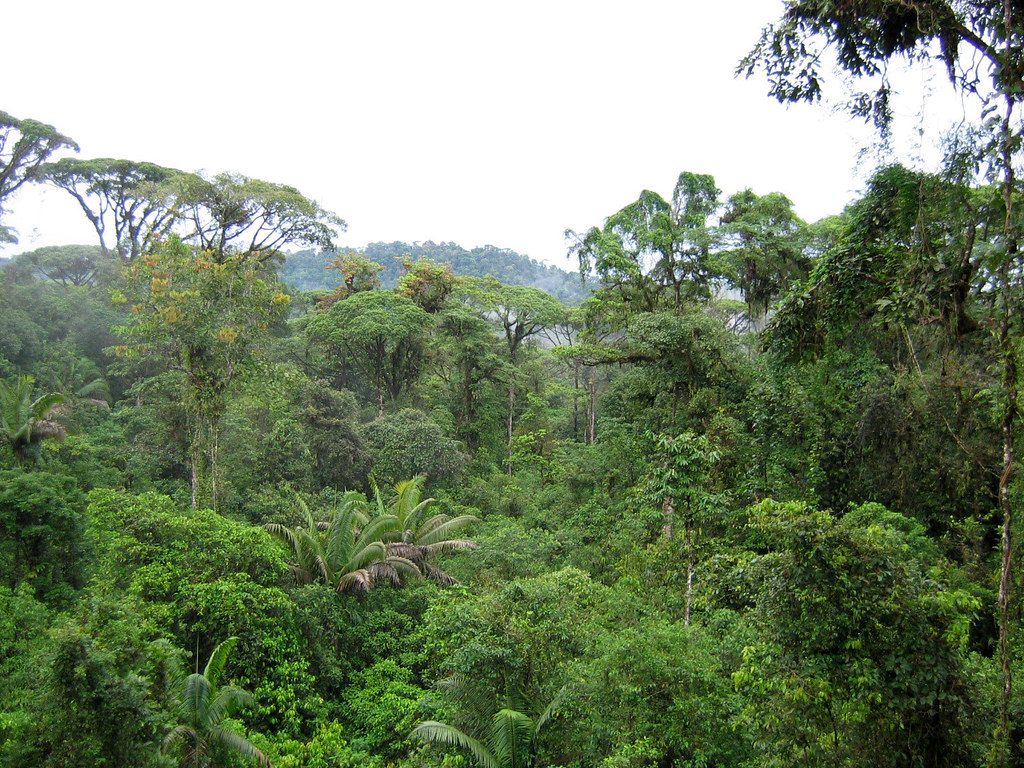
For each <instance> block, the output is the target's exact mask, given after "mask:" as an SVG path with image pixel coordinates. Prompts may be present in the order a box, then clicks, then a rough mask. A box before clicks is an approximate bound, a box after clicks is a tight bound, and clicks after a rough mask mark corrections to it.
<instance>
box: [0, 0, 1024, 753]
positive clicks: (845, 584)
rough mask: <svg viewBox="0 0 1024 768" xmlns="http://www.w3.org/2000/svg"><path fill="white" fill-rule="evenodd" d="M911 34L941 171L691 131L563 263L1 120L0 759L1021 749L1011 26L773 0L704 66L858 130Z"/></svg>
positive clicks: (998, 14) (1016, 183) (997, 14)
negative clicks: (439, 236)
mask: <svg viewBox="0 0 1024 768" xmlns="http://www.w3.org/2000/svg"><path fill="white" fill-rule="evenodd" d="M925 62H931V63H932V64H937V65H938V66H941V67H942V68H944V69H945V71H946V72H947V73H948V75H949V77H950V79H951V81H952V82H953V84H954V85H955V87H956V88H957V89H958V90H959V91H960V92H961V93H962V94H963V95H964V98H965V99H967V98H970V99H976V100H978V102H979V103H980V104H981V109H982V113H983V114H984V120H983V121H982V122H981V123H979V124H978V125H961V126H959V127H958V128H956V129H954V130H951V131H950V132H949V133H948V134H947V136H946V139H945V143H944V146H943V159H942V161H941V163H937V164H936V165H935V166H934V167H925V166H924V164H923V163H921V162H911V161H909V160H908V161H905V162H896V161H893V159H892V158H891V157H890V156H889V155H883V154H879V156H878V158H877V162H875V163H874V164H873V167H874V170H873V171H872V172H871V173H870V175H869V177H868V180H867V182H866V184H865V185H864V187H863V189H862V190H861V191H860V192H859V193H858V194H857V196H856V197H855V198H854V199H852V200H851V201H850V203H849V205H847V206H846V207H845V208H844V209H843V210H836V211H834V213H833V215H830V216H827V217H825V218H823V219H820V220H818V221H813V222H809V221H804V220H802V219H801V218H800V217H799V216H798V215H797V213H796V211H795V210H794V206H793V203H792V201H791V199H790V198H789V197H788V196H787V193H786V190H775V189H758V190H754V189H750V188H744V189H740V190H735V191H734V190H730V191H723V190H722V189H720V188H719V185H718V183H717V182H716V180H715V177H714V175H713V174H711V173H708V172H707V171H708V170H713V166H714V158H713V157H709V158H708V168H707V169H687V168H682V169H672V170H673V172H674V173H678V175H677V176H676V180H675V185H674V187H673V188H672V189H662V190H652V189H645V190H643V191H640V192H639V193H637V191H636V190H626V189H624V190H622V199H623V200H624V201H628V202H626V204H625V205H624V206H623V207H621V208H620V209H618V210H609V211H607V212H606V215H605V216H603V217H601V218H600V220H595V221H594V222H592V223H591V225H590V226H588V227H586V228H582V229H580V230H578V231H577V230H573V229H572V228H569V229H567V231H566V233H565V242H566V251H567V254H568V256H569V259H570V262H571V263H572V264H573V265H575V271H572V272H569V271H565V270H563V269H560V268H557V267H554V266H551V265H548V264H544V263H542V262H540V261H537V260H534V259H531V258H530V256H529V255H528V254H520V253H516V252H515V251H513V250H510V249H508V248H502V247H499V246H492V245H487V246H472V245H471V244H466V245H468V246H470V247H468V248H467V247H463V245H460V244H457V243H454V242H434V241H431V240H423V241H414V242H400V241H394V242H373V243H370V244H368V245H366V246H365V247H361V248H346V247H342V246H341V245H340V244H339V243H340V241H341V238H342V236H343V233H344V232H345V229H346V222H345V220H344V215H345V212H344V211H337V212H336V211H332V210H328V209H326V208H325V207H323V206H322V205H321V204H320V203H319V202H317V201H316V200H314V199H312V198H310V197H307V196H306V195H304V194H303V193H302V192H301V191H300V190H298V189H296V188H295V187H292V186H289V185H288V184H287V180H286V179H285V180H281V181H265V180H262V179H258V178H253V177H250V176H247V175H244V174H242V173H238V172H234V171H224V172H191V171H185V170H180V169H176V168H169V167H164V166H162V165H159V164H156V163H152V162H148V161H145V160H138V159H121V158H90V157H89V156H88V151H89V150H88V147H79V146H78V144H77V143H76V142H75V140H74V139H73V138H72V137H71V136H68V135H65V134H63V133H62V132H61V130H60V129H59V127H55V126H51V125H49V124H48V123H47V122H45V121H46V115H34V116H31V117H26V116H19V117H15V116H13V115H11V114H8V113H6V112H2V111H0V242H3V243H4V244H6V246H7V251H8V252H10V253H13V254H14V255H13V256H12V257H11V258H9V259H5V260H2V261H0V437H2V439H0V765H3V766H5V767H8V768H22V767H23V768H30V767H31V768H38V767H42V766H49V767H52V768H70V767H77V766H81V767H82V768H86V767H92V766H106V767H115V766H116V767H121V766H123V767H124V768H129V767H131V768H145V767H148V766H152V767H153V768H156V767H157V766H179V767H180V768H202V767H210V768H233V767H235V766H248V765H259V766H276V768H355V767H356V766H360V767H363V766H369V767H370V768H460V767H461V766H477V767H478V768H547V767H549V766H563V767H565V768H591V767H593V768H684V767H686V768H726V767H729V768H755V766H757V767H761V766H779V767H783V766H787V767H788V766H793V767H796V766H801V767H802V766H826V765H827V766H835V767H838V768H860V767H864V768H867V767H868V766H871V767H872V768H876V767H879V766H881V767H883V768H884V767H886V766H889V767H891V768H904V767H905V768H912V767H913V768H929V767H933V766H934V767H937V766H944V767H945V766H953V767H964V768H1004V767H1008V766H1016V765H1021V764H1024V747H1022V745H1024V697H1022V694H1021V685H1020V682H1019V681H1020V672H1021V665H1022V648H1024V619H1022V611H1021V594H1022V586H1024V585H1022V577H1021V570H1020V568H1019V551H1020V547H1019V542H1018V537H1019V535H1020V524H1019V516H1018V515H1017V514H1015V513H1018V512H1019V510H1020V505H1021V500H1022V497H1024V487H1022V484H1021V482H1022V481H1021V474H1020V471H1019V470H1020V462H1019V458H1018V451H1017V446H1018V444H1019V440H1020V438H1021V414H1020V402H1019V391H1020V387H1021V383H1022V382H1021V376H1022V373H1021V369H1022V362H1021V355H1022V353H1024V347H1022V339H1024V333H1022V330H1024V329H1022V327H1021V323H1022V315H1021V308H1022V307H1024V254H1022V245H1024V217H1022V214H1021V210H1022V208H1021V203H1022V201H1024V195H1022V193H1024V188H1022V184H1021V180H1020V178H1019V169H1020V163H1021V159H1022V158H1021V152H1022V149H1021V147H1022V142H1021V138H1022V135H1024V126H1022V122H1021V108H1022V101H1024V64H1022V62H1024V16H1022V15H1021V11H1020V9H1018V8H1017V6H1016V5H1015V4H1012V3H994V2H988V1H985V2H974V3H971V4H963V3H952V2H944V1H942V0H935V2H907V1H906V0H871V1H870V2H868V1H867V0H854V1H853V2H845V3H837V2H832V1H831V0H787V2H786V3H785V14H784V15H783V16H782V17H781V18H780V19H779V20H778V21H777V22H776V23H775V24H773V25H771V26H769V27H767V28H766V29H765V30H764V32H763V35H762V37H761V39H760V41H757V40H752V41H751V52H750V54H749V56H748V57H747V58H746V59H744V60H743V61H742V62H740V63H739V74H740V75H742V76H746V77H750V78H755V79H760V80H761V81H762V82H766V84H767V87H768V89H769V97H770V98H775V99H777V100H779V101H782V102H784V103H794V102H802V101H807V102H812V103H815V102H820V101H821V98H822V94H823V92H824V91H825V90H826V89H828V88H830V87H831V84H833V83H835V84H842V85H844V86H845V88H846V90H845V91H844V92H845V93H847V95H848V100H847V101H844V102H843V103H842V104H840V105H838V106H840V107H841V108H844V109H847V110H848V111H849V112H850V114H851V119H860V120H867V121H868V122H870V123H872V124H873V125H874V126H875V127H876V128H877V130H878V132H879V135H880V136H881V137H882V139H883V140H891V139H892V138H893V136H894V135H895V134H897V133H898V132H899V131H900V130H902V127H901V125H900V124H899V123H898V121H896V120H895V119H894V113H893V110H892V101H891V97H892V96H893V94H892V92H891V90H892V86H891V83H890V81H889V77H888V73H889V67H890V66H893V67H895V66H897V64H899V66H907V67H911V68H913V67H915V66H923V65H924V63H925ZM821 108H822V109H826V108H827V107H826V106H824V105H823V106H822V107H821ZM754 129H755V130H756V126H755V127H754ZM793 162H795V163H796V162H801V163H814V162H815V160H814V158H813V157H804V158H799V157H795V158H793ZM29 185H47V188H49V189H51V190H53V191H54V193H57V192H59V193H61V194H67V195H69V196H70V198H71V199H73V200H74V201H75V203H76V204H77V206H78V208H79V209H80V210H81V214H82V215H83V216H84V217H85V219H86V220H88V222H89V224H90V225H91V228H92V229H93V230H94V231H95V240H94V241H93V242H90V243H74V244H65V245H48V246H45V247H24V248H22V247H21V246H20V245H19V244H18V238H19V234H20V233H19V232H18V231H17V230H16V228H15V227H13V226H12V225H10V223H9V216H10V214H11V212H12V210H14V209H15V208H16V207H17V205H18V192H19V191H20V190H24V189H25V188H27V187H28V186H29ZM395 215H400V214H399V213H398V212H396V214H395ZM46 226H47V222H45V221H43V222H39V223H38V229H40V230H45V228H46Z"/></svg>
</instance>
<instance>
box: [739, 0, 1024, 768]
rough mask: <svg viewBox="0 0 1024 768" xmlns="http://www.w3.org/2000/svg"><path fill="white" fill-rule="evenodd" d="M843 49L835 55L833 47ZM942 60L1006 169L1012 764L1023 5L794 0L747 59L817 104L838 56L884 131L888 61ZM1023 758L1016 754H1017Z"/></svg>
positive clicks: (1023, 288) (1004, 597) (1004, 336)
mask: <svg viewBox="0 0 1024 768" xmlns="http://www.w3.org/2000/svg"><path fill="white" fill-rule="evenodd" d="M828 46H832V47H834V57H830V56H827V55H825V48H826V47H828ZM900 58H907V59H910V60H911V61H914V60H918V61H920V60H925V59H935V60H937V61H938V62H939V63H941V65H942V66H943V67H944V68H945V69H946V71H947V72H948V74H949V77H950V79H951V81H952V82H953V83H954V85H955V86H956V87H957V89H958V90H959V91H960V92H961V93H963V94H971V95H977V96H978V97H980V98H981V100H982V103H983V110H984V114H986V116H987V117H986V120H985V123H984V126H983V129H982V130H983V131H984V139H985V142H984V144H985V146H984V147H983V151H984V158H981V157H979V158H978V159H979V160H981V159H987V160H988V161H990V163H991V165H992V167H993V168H994V169H995V171H996V174H997V175H998V176H999V177H1000V183H1001V188H1002V198H1003V207H1004V212H1005V218H1004V220H1003V224H1002V235H1001V241H1002V242H1001V243H1000V246H999V248H998V251H997V257H996V259H995V264H994V268H993V270H992V273H993V276H994V280H993V282H992V285H991V289H992V293H993V296H994V297H995V301H994V306H995V307H996V309H997V314H996V317H995V318H994V322H993V326H992V327H993V331H994V334H995V336H996V340H997V348H998V351H997V355H996V359H997V365H998V367H999V369H1000V371H1001V374H1000V376H1001V383H1000V387H999V400H1000V412H1001V417H1000V430H1001V432H1002V448H1003V450H1002V453H1003V463H1002V469H1001V472H1000V480H999V508H1000V511H1001V514H1002V532H1001V544H1000V578H999V597H998V604H999V616H1000V619H999V656H1000V660H1001V666H1002V675H1003V694H1002V706H1001V718H1000V730H1001V732H1002V733H1003V736H1004V738H1005V743H1006V751H1005V753H1004V760H1008V759H1010V757H1009V755H1010V754H1011V753H1012V752H1014V751H1016V750H1019V748H1018V745H1019V743H1020V738H1019V736H1018V737H1014V736H1013V734H1012V727H1011V722H1010V700H1011V697H1012V693H1013V670H1012V665H1011V654H1010V641H1009V631H1010V613H1011V606H1010V603H1011V594H1010V585H1011V580H1012V579H1011V574H1012V569H1013V561H1014V557H1013V549H1014V546H1013V529H1014V521H1013V502H1012V500H1011V492H1010V488H1011V484H1012V482H1013V479H1014V475H1015V471H1016V464H1017V462H1016V449H1015V443H1014V433H1015V431H1016V428H1017V425H1018V421H1019V405H1018V387H1019V381H1018V378H1019V369H1020V361H1019V354H1020V353H1019V348H1018V347H1019V345H1018V344H1017V342H1016V341H1015V339H1017V338H1019V337H1020V335H1021V317H1020V309H1019V308H1020V303H1021V295H1022V293H1024V284H1022V280H1024V261H1022V258H1021V247H1020V246H1021V238H1022V235H1024V228H1022V226H1021V218H1020V216H1019V214H1018V212H1017V209H1016V197H1017V195H1018V192H1019V184H1018V180H1017V169H1016V165H1015V163H1016V162H1018V161H1019V155H1020V149H1021V129H1020V117H1021V115H1020V110H1021V105H1022V102H1024V11H1022V10H1021V8H1020V7H1019V5H1018V4H1017V3H1015V2H1012V0H979V1H978V2H970V3H960V2H954V1H953V0H919V1H915V2H906V1H905V0H852V2H836V0H787V2H786V4H785V10H784V14H783V17H782V18H781V20H780V21H779V22H778V23H776V24H773V25H770V26H768V27H767V28H766V29H765V30H764V32H763V33H762V35H761V39H760V42H759V43H758V44H757V46H756V47H755V48H754V49H753V51H751V53H750V54H749V55H748V56H747V57H746V58H745V59H744V60H743V61H742V62H741V63H740V66H739V71H740V72H741V73H746V74H747V75H750V74H752V73H753V72H755V71H757V70H759V69H761V70H764V72H765V73H766V75H767V77H768V81H769V88H770V93H771V95H772V96H774V97H775V98H776V99H778V100H780V101H787V102H793V101H817V100H819V99H820V98H821V96H822V80H823V74H822V73H823V71H824V70H825V69H826V68H828V67H829V66H831V63H832V62H833V61H834V62H835V63H836V64H837V65H838V69H839V71H840V72H842V73H843V74H844V75H845V76H846V78H847V80H848V82H851V83H857V84H860V83H862V82H866V84H867V88H866V89H865V90H862V91H861V92H859V93H857V94H855V96H854V98H853V100H852V101H851V107H852V109H853V111H854V112H855V113H857V114H861V115H864V116H866V117H869V118H871V119H873V120H874V122H875V123H876V124H877V125H878V126H879V127H880V128H881V129H882V130H883V131H886V130H889V128H890V126H891V122H892V109H891V105H890V97H891V94H892V86H891V82H890V80H889V77H888V67H889V65H890V63H891V62H893V61H894V60H896V59H900ZM1014 759H1017V758H1014Z"/></svg>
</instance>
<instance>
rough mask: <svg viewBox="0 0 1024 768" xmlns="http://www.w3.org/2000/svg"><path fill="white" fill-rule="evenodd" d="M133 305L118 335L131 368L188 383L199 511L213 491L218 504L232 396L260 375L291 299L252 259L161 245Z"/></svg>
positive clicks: (135, 288) (142, 263) (130, 281)
mask: <svg viewBox="0 0 1024 768" xmlns="http://www.w3.org/2000/svg"><path fill="white" fill-rule="evenodd" d="M126 277H127V284H126V290H125V292H124V293H118V294H115V299H117V300H120V301H122V302H129V301H130V302H131V312H130V313H129V315H128V318H127V321H126V323H125V325H123V326H121V327H119V328H117V329H115V330H116V331H117V332H118V333H119V334H120V335H121V337H122V338H123V339H124V341H125V344H123V345H121V346H119V347H117V348H116V349H115V352H116V353H117V354H118V355H119V356H120V357H121V358H123V359H126V360H150V361H151V360H153V359H157V360H161V361H163V362H164V363H165V364H166V365H167V367H168V368H170V370H172V371H175V372H177V373H178V374H179V375H180V382H181V384H180V386H181V395H182V405H183V407H184V409H185V413H186V417H187V419H186V420H187V423H188V431H189V444H190V455H189V459H188V461H189V468H190V474H191V484H192V503H193V506H195V505H196V503H197V501H198V497H199V496H200V495H201V494H202V493H204V492H205V491H206V485H207V481H208V484H209V489H208V490H209V502H210V503H212V504H213V505H214V506H216V503H217V447H218V436H219V434H220V421H221V417H222V416H223V415H224V411H225V409H226V408H227V398H228V395H229V393H230V391H231V388H232V387H233V386H234V385H235V384H236V383H237V382H239V381H240V380H242V379H243V378H245V377H246V376H248V375H250V374H252V373H253V372H254V371H256V370H258V369H259V366H260V363H261V360H262V353H263V350H264V347H265V345H266V343H267V341H268V338H269V331H270V328H271V326H272V325H273V324H274V323H277V322H279V321H281V320H283V318H284V315H285V314H286V312H287V309H288V304H289V299H288V295H287V294H286V293H284V291H283V290H282V287H281V286H280V284H279V283H278V282H277V278H276V276H275V275H274V273H273V271H272V270H268V269H266V268H264V267H262V266H261V265H259V264H255V263H254V264H249V263H247V262H246V260H245V255H244V254H236V255H230V256H222V257H221V258H220V260H219V261H214V260H213V259H212V258H210V257H208V254H207V253H206V252H196V250H195V249H194V248H193V247H191V246H189V245H187V244H185V243H183V242H182V241H181V240H179V239H177V238H173V237H172V238H171V239H170V240H168V241H166V242H163V243H161V244H159V246H158V247H157V248H156V249H155V250H154V251H153V252H152V253H149V254H147V255H145V256H144V257H142V258H141V259H140V260H139V261H138V262H136V263H133V264H132V265H131V267H130V268H129V269H128V271H127V272H126Z"/></svg>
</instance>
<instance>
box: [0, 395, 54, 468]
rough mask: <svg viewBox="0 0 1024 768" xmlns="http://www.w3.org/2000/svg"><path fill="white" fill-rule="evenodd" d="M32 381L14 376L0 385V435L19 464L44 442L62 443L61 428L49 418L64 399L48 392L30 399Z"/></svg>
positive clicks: (51, 417)
mask: <svg viewBox="0 0 1024 768" xmlns="http://www.w3.org/2000/svg"><path fill="white" fill-rule="evenodd" d="M34 385H35V379H34V378H32V377H31V376H18V377H17V378H15V379H14V382H13V383H8V382H6V381H0V435H2V436H3V437H4V439H5V440H6V441H7V443H8V445H10V446H11V450H12V451H13V452H14V461H15V463H16V464H21V463H22V462H23V461H24V460H25V459H27V458H28V457H29V456H31V455H32V453H33V452H34V451H35V450H36V449H37V448H38V446H39V444H40V443H41V442H42V441H43V440H46V439H47V438H51V437H55V438H58V439H63V437H64V434H65V430H64V427H63V425H61V424H60V423H59V422H58V421H56V420H55V419H54V418H53V417H54V416H55V415H56V412H57V409H58V408H59V407H60V406H61V405H62V404H63V403H64V399H65V398H64V396H63V395H61V394H60V393H58V392H50V393H48V394H45V395H41V396H40V397H37V398H35V399H33V398H32V395H33V392H32V390H33V388H34Z"/></svg>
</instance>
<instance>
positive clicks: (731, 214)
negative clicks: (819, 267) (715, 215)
mask: <svg viewBox="0 0 1024 768" xmlns="http://www.w3.org/2000/svg"><path fill="white" fill-rule="evenodd" d="M803 226H804V224H803V222H802V221H800V219H799V217H797V215H796V213H795V212H794V211H793V203H792V202H790V200H789V199H788V198H787V197H786V196H785V195H783V194H780V193H778V192H771V193H769V194H767V195H756V194H754V192H752V191H751V190H749V189H746V190H743V191H742V192H738V193H736V194H735V195H733V196H732V197H730V198H729V201H728V203H727V204H726V210H725V212H724V213H723V214H722V227H721V228H720V230H719V234H720V237H721V238H722V240H723V242H722V246H724V247H725V248H726V249H727V250H726V251H725V253H724V254H723V256H724V261H725V266H726V269H727V271H728V273H729V275H728V276H729V280H730V282H731V283H732V284H733V285H735V286H736V287H737V288H739V290H740V292H741V293H742V294H743V300H744V301H745V302H746V303H747V319H748V321H749V323H750V325H751V326H752V327H753V328H754V330H760V329H761V328H762V327H763V325H764V319H765V316H766V315H767V314H768V307H769V306H770V305H771V303H772V301H774V300H775V299H776V298H777V297H778V296H780V295H781V294H782V293H784V292H785V291H786V289H787V288H788V287H789V285H790V284H791V283H792V282H793V281H794V280H796V279H798V278H801V277H803V276H804V275H805V274H806V272H807V268H808V266H809V265H808V261H807V259H806V257H805V256H804V255H803V243H802V242H801V241H802V238H801V233H802V230H803Z"/></svg>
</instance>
